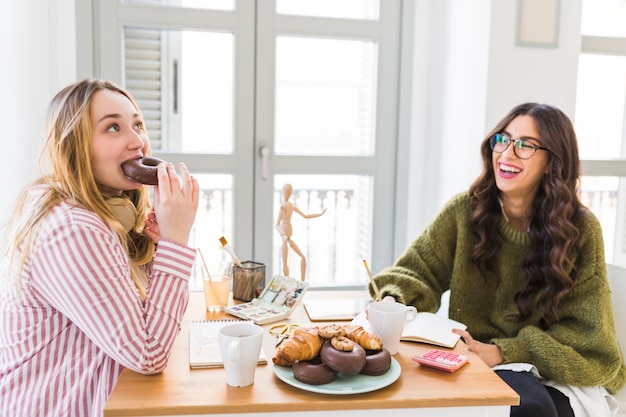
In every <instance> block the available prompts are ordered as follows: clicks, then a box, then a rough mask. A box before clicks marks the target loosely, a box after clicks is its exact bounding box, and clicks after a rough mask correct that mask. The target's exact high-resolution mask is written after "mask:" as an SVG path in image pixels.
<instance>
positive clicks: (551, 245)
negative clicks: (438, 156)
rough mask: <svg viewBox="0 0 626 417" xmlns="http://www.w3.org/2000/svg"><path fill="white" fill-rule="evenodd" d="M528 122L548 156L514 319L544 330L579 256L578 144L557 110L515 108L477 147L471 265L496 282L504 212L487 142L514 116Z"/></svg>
mask: <svg viewBox="0 0 626 417" xmlns="http://www.w3.org/2000/svg"><path fill="white" fill-rule="evenodd" d="M521 115H527V116H530V117H531V118H532V119H533V120H534V122H535V128H536V129H537V132H538V133H539V139H540V140H541V144H542V146H544V147H546V148H548V149H549V151H548V155H549V156H548V169H547V173H546V174H545V175H544V176H543V179H542V181H541V184H540V186H539V190H538V191H537V195H536V196H535V199H534V202H533V205H532V216H531V219H530V225H529V231H528V234H529V239H530V251H529V253H528V255H527V256H526V259H525V260H524V262H523V267H522V268H523V274H524V276H525V284H524V286H523V288H521V289H520V290H519V291H518V292H517V294H516V295H515V304H516V306H517V309H518V312H519V313H518V315H517V317H515V318H514V319H515V320H517V321H523V320H524V319H526V318H528V317H530V316H531V314H532V313H533V311H535V309H537V311H538V312H539V313H540V315H541V321H542V325H543V326H548V325H550V324H552V323H556V322H558V320H559V317H558V314H557V308H558V305H559V302H560V301H561V299H562V298H563V297H564V296H565V294H567V293H568V292H569V291H570V289H571V287H572V285H573V283H574V280H575V274H576V269H575V265H574V262H573V259H575V257H576V254H577V253H578V250H579V246H578V236H579V230H578V228H577V226H576V223H577V221H578V220H579V219H580V217H581V215H582V210H583V207H584V206H583V205H582V204H581V202H580V200H579V196H578V187H579V183H580V160H579V156H578V142H577V139H576V133H575V132H574V127H573V125H572V122H571V121H570V119H569V118H568V117H567V116H566V115H565V114H564V113H563V112H562V111H560V110H559V109H557V108H555V107H553V106H550V105H546V104H537V103H525V104H521V105H519V106H517V107H515V108H514V109H513V110H511V111H510V112H509V114H507V115H506V116H505V117H504V118H503V119H502V120H501V121H500V122H499V123H498V124H497V125H496V127H495V128H494V129H493V130H492V131H491V132H489V134H488V135H487V137H486V138H485V139H484V140H483V142H482V144H481V148H480V149H481V155H482V160H483V170H482V173H481V175H480V176H479V177H478V178H477V179H476V181H475V182H474V183H473V184H472V186H471V187H470V190H469V195H470V199H471V200H472V202H473V204H474V211H473V213H472V225H473V229H474V231H475V233H476V234H477V235H478V240H479V241H478V244H477V245H476V246H475V247H474V250H473V253H472V261H473V262H474V264H475V266H476V268H477V270H478V273H479V274H480V276H481V277H482V278H483V279H484V280H487V279H489V278H492V279H496V280H497V282H499V281H500V279H501V277H499V276H498V274H497V272H496V271H495V269H494V261H495V259H496V258H497V256H498V253H499V251H500V247H501V244H502V242H501V238H500V233H499V232H498V223H499V221H500V220H501V218H502V210H501V207H500V203H499V200H498V196H499V191H498V188H497V187H496V181H495V173H494V170H493V164H492V159H491V157H492V153H493V151H492V150H491V147H490V144H489V140H490V138H491V137H492V136H493V135H494V134H496V133H499V132H502V131H503V130H504V129H505V128H506V127H507V126H508V124H509V123H510V122H511V121H512V120H513V119H515V118H516V117H517V116H521Z"/></svg>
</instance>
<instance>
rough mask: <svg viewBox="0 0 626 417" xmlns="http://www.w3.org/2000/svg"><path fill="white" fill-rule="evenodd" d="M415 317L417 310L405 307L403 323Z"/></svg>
mask: <svg viewBox="0 0 626 417" xmlns="http://www.w3.org/2000/svg"><path fill="white" fill-rule="evenodd" d="M415 317H417V309H416V308H415V307H413V306H407V307H406V319H405V321H411V320H415Z"/></svg>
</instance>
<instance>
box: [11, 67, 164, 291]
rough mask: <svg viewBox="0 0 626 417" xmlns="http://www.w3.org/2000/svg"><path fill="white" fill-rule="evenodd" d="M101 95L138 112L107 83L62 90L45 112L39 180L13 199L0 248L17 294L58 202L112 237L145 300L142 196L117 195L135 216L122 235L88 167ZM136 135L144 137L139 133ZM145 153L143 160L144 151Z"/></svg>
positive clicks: (147, 247) (146, 203) (148, 246)
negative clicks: (41, 228) (94, 218)
mask: <svg viewBox="0 0 626 417" xmlns="http://www.w3.org/2000/svg"><path fill="white" fill-rule="evenodd" d="M103 89H108V90H111V91H115V92H118V93H120V94H123V95H124V96H126V97H127V98H128V99H129V100H130V101H131V103H132V104H133V106H134V107H135V108H136V109H137V112H140V109H139V106H138V105H137V103H136V102H135V100H134V99H133V97H132V96H131V95H130V93H128V92H126V91H125V90H123V89H122V88H120V87H118V86H116V85H115V84H113V83H111V82H108V81H103V80H89V79H88V80H82V81H79V82H77V83H75V84H72V85H70V86H68V87H66V88H64V89H63V90H61V91H60V92H59V93H57V94H56V96H55V97H54V98H53V99H52V101H51V102H50V105H49V106H48V119H47V140H46V143H45V146H44V148H43V150H42V153H41V155H40V159H39V161H40V166H41V170H42V176H41V177H40V178H39V179H37V180H36V181H35V182H34V183H33V184H31V185H29V186H27V187H26V188H25V189H24V190H23V191H22V193H21V194H20V195H19V196H18V200H17V204H16V207H15V209H14V211H13V215H12V216H11V219H10V220H9V224H8V225H7V229H6V233H5V240H4V243H3V247H2V253H3V254H4V255H6V256H7V257H8V259H9V265H11V266H12V268H10V269H9V271H11V273H10V274H8V275H9V276H10V277H9V279H12V281H13V282H14V283H15V284H16V285H17V287H18V288H20V286H21V280H20V279H19V276H20V272H21V269H22V267H23V265H24V262H25V260H26V259H27V257H28V256H29V254H30V252H31V251H32V249H33V244H34V238H35V236H36V235H37V233H34V232H35V231H36V228H37V225H38V223H39V221H40V220H41V219H42V218H43V217H45V215H46V214H47V213H49V212H50V211H51V210H52V209H53V208H54V207H55V206H56V205H58V204H59V203H60V202H62V201H69V202H70V203H72V204H76V205H77V206H80V207H83V208H85V209H87V210H90V211H93V212H94V213H96V214H97V215H98V216H100V217H101V218H102V219H103V220H104V221H105V222H106V223H108V224H109V225H110V226H111V227H112V228H113V229H114V230H115V231H116V234H117V235H118V238H119V240H120V243H121V244H122V246H123V247H124V249H125V250H126V252H127V253H128V254H129V259H130V275H131V277H132V279H133V281H134V282H135V285H136V287H137V290H138V291H139V294H140V295H141V296H142V297H145V289H144V288H143V285H142V284H141V279H140V277H139V276H140V275H141V274H144V275H145V268H144V267H143V266H144V265H146V264H147V263H148V262H149V261H150V260H151V259H152V256H153V254H154V244H153V242H152V241H151V240H150V239H149V238H148V237H147V236H146V235H145V234H144V233H143V226H144V224H145V219H146V216H147V213H148V211H149V209H150V198H149V194H148V190H147V188H146V187H145V186H142V187H139V188H138V189H137V190H131V191H124V192H123V197H125V198H127V199H128V200H130V202H132V204H133V205H134V206H135V208H136V211H137V217H136V219H135V226H134V227H133V228H132V229H131V230H130V231H129V232H128V233H127V232H126V230H125V229H124V227H123V226H122V225H121V223H120V222H119V221H118V219H117V218H116V217H115V216H114V214H113V211H112V210H111V208H110V206H109V205H108V204H107V201H106V200H107V199H108V198H109V197H112V196H110V195H107V192H106V191H105V190H102V189H101V188H100V187H99V186H98V184H97V183H96V180H95V178H94V175H93V170H92V166H91V158H92V134H93V125H92V120H91V105H92V101H93V97H94V95H95V93H96V92H98V91H100V90H103ZM142 129H144V132H145V127H143V128H142ZM146 135H147V132H146ZM145 153H146V154H149V149H147V150H146V152H145ZM46 165H49V166H46ZM34 188H43V189H44V190H45V191H44V192H43V195H42V196H41V197H40V198H39V200H37V201H32V198H33V194H37V193H33V192H32V191H33V189H34ZM14 262H15V263H14Z"/></svg>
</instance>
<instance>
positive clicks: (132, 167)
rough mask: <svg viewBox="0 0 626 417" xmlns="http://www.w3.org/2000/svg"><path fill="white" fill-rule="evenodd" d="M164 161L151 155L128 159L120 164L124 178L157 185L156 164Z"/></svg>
mask: <svg viewBox="0 0 626 417" xmlns="http://www.w3.org/2000/svg"><path fill="white" fill-rule="evenodd" d="M160 163H165V161H163V160H161V159H159V158H155V157H153V156H144V157H143V158H139V159H130V160H128V161H126V162H124V163H123V164H122V171H123V172H124V175H126V178H128V179H129V180H131V181H135V182H138V183H140V184H148V185H157V184H158V179H157V166H158V165H159V164H160Z"/></svg>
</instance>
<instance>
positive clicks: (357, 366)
mask: <svg viewBox="0 0 626 417" xmlns="http://www.w3.org/2000/svg"><path fill="white" fill-rule="evenodd" d="M320 357H321V358H322V362H324V363H325V364H326V365H328V367H329V368H330V369H334V370H335V371H337V372H341V373H342V374H344V375H356V374H358V373H359V372H361V369H363V366H364V365H365V349H363V348H362V347H361V346H359V344H358V343H354V348H353V349H352V350H351V351H349V352H346V351H341V350H337V349H335V348H334V347H333V345H332V344H331V342H330V340H327V341H325V342H324V344H323V345H322V348H321V349H320Z"/></svg>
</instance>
